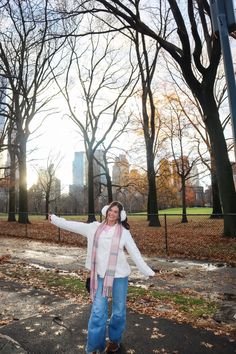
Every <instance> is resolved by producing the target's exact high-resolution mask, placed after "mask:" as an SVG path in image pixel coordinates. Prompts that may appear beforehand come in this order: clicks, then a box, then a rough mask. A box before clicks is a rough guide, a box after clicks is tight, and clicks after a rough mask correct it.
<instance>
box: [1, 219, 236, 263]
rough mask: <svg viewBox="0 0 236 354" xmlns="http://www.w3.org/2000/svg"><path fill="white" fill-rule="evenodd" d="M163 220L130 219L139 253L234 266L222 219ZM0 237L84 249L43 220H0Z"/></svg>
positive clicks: (233, 244) (80, 240)
mask: <svg viewBox="0 0 236 354" xmlns="http://www.w3.org/2000/svg"><path fill="white" fill-rule="evenodd" d="M167 219H168V220H167V222H166V226H165V220H164V218H163V216H160V221H161V227H149V226H148V223H147V221H146V220H144V218H131V221H130V225H131V229H130V231H131V233H132V235H133V237H134V239H135V241H136V243H137V245H138V247H139V248H140V251H141V252H142V253H143V254H145V255H147V256H157V257H163V256H165V257H166V256H169V257H172V258H173V257H175V258H185V259H198V260H208V261H217V262H226V263H228V264H231V265H236V237H235V238H228V237H224V236H223V221H222V220H219V219H210V218H209V216H191V217H189V218H188V223H184V224H183V223H181V219H180V217H177V216H173V217H170V216H169V217H168V218H167ZM0 235H9V236H16V237H27V238H32V239H39V240H42V241H49V242H59V243H64V244H71V245H74V246H80V247H86V239H85V238H84V237H82V236H78V235H76V234H73V233H70V232H67V231H64V230H59V229H58V228H56V227H55V226H53V225H51V224H49V222H47V221H32V223H31V224H29V225H19V224H18V223H17V222H15V223H8V222H6V221H0Z"/></svg>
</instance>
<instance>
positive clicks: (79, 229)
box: [50, 214, 90, 237]
mask: <svg viewBox="0 0 236 354" xmlns="http://www.w3.org/2000/svg"><path fill="white" fill-rule="evenodd" d="M50 222H51V223H52V224H53V225H55V226H57V227H59V228H60V229H64V230H67V231H71V232H75V233H76V234H80V235H82V236H85V237H88V234H89V230H90V224H86V223H85V222H79V221H69V220H65V219H63V218H59V217H58V216H56V215H54V214H52V215H50Z"/></svg>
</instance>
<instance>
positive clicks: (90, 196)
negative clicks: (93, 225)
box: [87, 150, 96, 223]
mask: <svg viewBox="0 0 236 354" xmlns="http://www.w3.org/2000/svg"><path fill="white" fill-rule="evenodd" d="M93 221H96V217H95V209H94V185H93V152H92V151H91V150H88V219H87V222H88V223H90V222H93Z"/></svg>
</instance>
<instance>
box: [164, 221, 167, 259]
mask: <svg viewBox="0 0 236 354" xmlns="http://www.w3.org/2000/svg"><path fill="white" fill-rule="evenodd" d="M164 220H165V251H166V255H167V256H168V234H167V218H166V214H164Z"/></svg>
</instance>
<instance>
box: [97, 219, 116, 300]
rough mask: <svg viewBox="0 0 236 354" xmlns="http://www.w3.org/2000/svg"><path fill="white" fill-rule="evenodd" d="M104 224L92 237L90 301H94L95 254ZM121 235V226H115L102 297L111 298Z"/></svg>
mask: <svg viewBox="0 0 236 354" xmlns="http://www.w3.org/2000/svg"><path fill="white" fill-rule="evenodd" d="M105 227H106V224H105V222H103V223H102V224H100V225H99V226H98V228H97V231H96V233H95V235H94V240H93V248H92V257H91V274H90V296H91V298H92V300H93V299H94V296H95V293H96V290H97V287H98V284H97V269H96V252H97V249H98V241H99V237H100V235H101V233H102V231H103V230H104V229H105ZM121 234H122V225H121V224H116V227H115V232H114V234H113V236H112V241H111V249H110V255H109V260H108V268H107V270H106V274H105V277H104V281H103V292H102V296H111V295H112V285H113V280H114V276H115V271H116V264H117V258H118V252H119V244H120V239H121Z"/></svg>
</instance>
